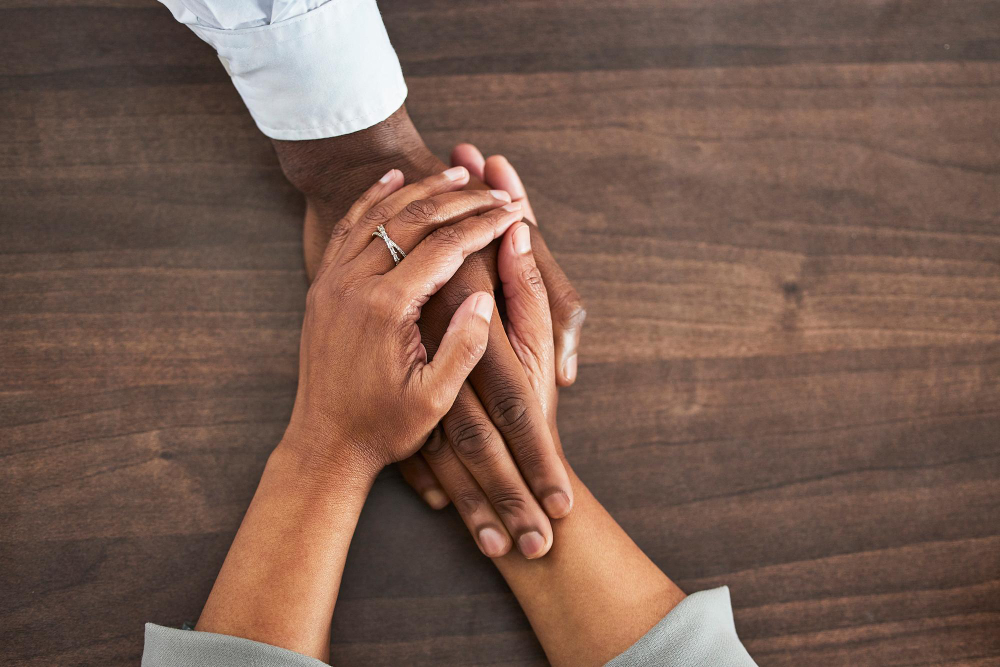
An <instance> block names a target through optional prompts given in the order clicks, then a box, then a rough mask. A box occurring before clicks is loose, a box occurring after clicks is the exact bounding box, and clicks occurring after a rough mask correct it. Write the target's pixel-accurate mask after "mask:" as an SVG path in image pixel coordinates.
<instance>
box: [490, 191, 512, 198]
mask: <svg viewBox="0 0 1000 667" xmlns="http://www.w3.org/2000/svg"><path fill="white" fill-rule="evenodd" d="M490 195H491V196H492V197H493V198H494V199H499V200H500V201H510V195H509V194H507V191H506V190H490Z"/></svg>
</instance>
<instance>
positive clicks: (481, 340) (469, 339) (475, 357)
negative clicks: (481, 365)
mask: <svg viewBox="0 0 1000 667" xmlns="http://www.w3.org/2000/svg"><path fill="white" fill-rule="evenodd" d="M486 343H487V340H486V338H485V337H481V336H474V335H472V334H471V333H469V334H467V335H465V336H464V337H463V339H462V341H461V343H460V344H459V355H460V357H459V359H458V361H459V362H460V363H461V365H462V367H463V368H468V369H471V368H472V367H473V366H475V365H476V363H477V362H478V361H479V360H480V359H481V358H482V356H483V353H484V352H485V351H486Z"/></svg>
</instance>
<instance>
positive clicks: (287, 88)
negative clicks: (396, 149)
mask: <svg viewBox="0 0 1000 667" xmlns="http://www.w3.org/2000/svg"><path fill="white" fill-rule="evenodd" d="M160 2H162V3H163V4H164V5H166V6H167V8H168V9H170V11H171V13H172V14H173V15H174V18H176V19H177V20H178V21H180V22H181V23H184V24H186V25H187V26H188V27H189V28H191V30H193V31H194V33H195V34H196V35H198V36H199V37H200V38H201V39H203V40H204V41H206V42H208V43H209V44H211V45H212V47H213V48H215V50H216V52H218V54H219V60H221V61H222V64H223V66H224V67H225V68H226V71H227V72H228V73H229V76H230V77H231V78H232V80H233V84H234V85H235V86H236V89H237V90H238V91H239V93H240V95H241V96H242V97H243V102H244V103H245V104H246V105H247V108H248V109H249V110H250V115H251V116H253V119H254V121H255V122H256V123H257V127H259V128H260V130H261V131H262V132H263V133H264V134H266V135H267V136H269V137H271V138H273V139H288V140H301V139H322V138H324V137H334V136H338V135H341V134H349V133H351V132H357V131H358V130H363V129H365V128H366V127H371V126H372V125H375V124H376V123H378V122H380V121H382V120H385V119H386V118H388V117H389V116H390V115H392V113H393V112H394V111H396V110H397V109H398V108H399V107H400V106H402V104H403V100H405V99H406V84H405V83H404V82H403V73H402V71H401V70H400V68H399V59H398V58H397V57H396V52H395V51H394V50H393V48H392V45H391V44H390V43H389V36H388V35H386V32H385V26H384V25H383V24H382V17H381V15H380V14H379V11H378V7H377V6H376V4H375V0H160Z"/></svg>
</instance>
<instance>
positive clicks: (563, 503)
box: [542, 491, 573, 519]
mask: <svg viewBox="0 0 1000 667" xmlns="http://www.w3.org/2000/svg"><path fill="white" fill-rule="evenodd" d="M542 506H544V507H545V513H546V514H548V515H549V516H550V517H552V518H553V519H561V518H563V517H564V516H566V515H567V514H569V511H570V510H571V509H573V505H572V504H571V503H570V502H569V496H567V495H566V494H565V493H563V492H562V491H556V492H555V493H551V494H549V495H547V496H545V500H543V501H542Z"/></svg>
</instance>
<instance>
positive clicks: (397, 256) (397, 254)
mask: <svg viewBox="0 0 1000 667" xmlns="http://www.w3.org/2000/svg"><path fill="white" fill-rule="evenodd" d="M372 236H377V237H379V238H380V239H382V240H383V241H385V247H386V248H388V249H389V253H390V254H391V255H392V261H394V262H396V264H399V263H400V262H401V261H403V258H404V257H406V253H405V252H403V249H402V248H400V247H399V245H397V244H396V242H395V241H393V240H392V239H390V238H389V235H388V234H386V233H385V226H384V225H379V226H378V229H376V230H375V231H374V232H372Z"/></svg>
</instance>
